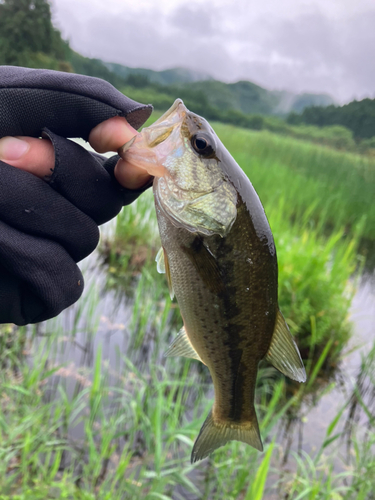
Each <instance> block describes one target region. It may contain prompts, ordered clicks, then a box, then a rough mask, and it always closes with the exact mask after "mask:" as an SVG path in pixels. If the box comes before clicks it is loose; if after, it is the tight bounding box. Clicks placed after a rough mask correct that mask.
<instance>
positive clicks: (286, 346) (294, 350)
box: [265, 311, 306, 382]
mask: <svg viewBox="0 0 375 500" xmlns="http://www.w3.org/2000/svg"><path fill="white" fill-rule="evenodd" d="M265 359H266V360H267V361H269V362H270V363H271V364H272V365H273V366H274V367H275V368H277V369H278V370H279V371H281V373H283V374H284V375H286V376H287V377H289V378H291V379H292V380H297V382H306V372H305V367H304V366H303V361H302V359H301V355H300V353H299V350H298V347H297V345H296V343H295V342H294V340H293V338H292V335H291V333H290V331H289V328H288V325H287V324H286V322H285V319H284V317H283V315H282V314H281V312H280V311H278V312H277V316H276V325H275V330H274V332H273V336H272V340H271V345H270V348H269V351H268V353H267V354H266V357H265Z"/></svg>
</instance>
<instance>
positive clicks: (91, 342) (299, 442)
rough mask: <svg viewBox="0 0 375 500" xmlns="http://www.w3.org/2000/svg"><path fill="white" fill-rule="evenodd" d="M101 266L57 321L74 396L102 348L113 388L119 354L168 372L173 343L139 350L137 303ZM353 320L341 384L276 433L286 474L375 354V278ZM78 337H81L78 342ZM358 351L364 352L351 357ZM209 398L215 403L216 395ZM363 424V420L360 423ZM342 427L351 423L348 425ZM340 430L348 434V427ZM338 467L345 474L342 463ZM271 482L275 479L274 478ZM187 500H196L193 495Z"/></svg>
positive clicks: (89, 264) (92, 262)
mask: <svg viewBox="0 0 375 500" xmlns="http://www.w3.org/2000/svg"><path fill="white" fill-rule="evenodd" d="M112 228H113V226H112V225H108V226H107V227H106V229H105V232H106V233H107V234H108V233H109V232H111V230H112ZM101 262H102V258H101V256H100V254H99V252H98V251H96V252H94V253H93V254H92V255H91V256H90V257H88V258H87V259H85V261H83V262H82V263H81V264H80V267H81V269H82V271H83V275H84V277H85V291H84V294H83V297H82V298H81V300H80V301H79V302H78V303H77V304H75V305H73V306H72V307H71V308H69V309H68V310H66V311H64V312H63V313H62V314H61V315H60V317H59V318H58V319H57V322H58V324H59V328H60V330H61V334H60V335H59V341H58V345H57V346H56V349H55V350H54V356H53V359H51V360H50V362H51V363H52V364H59V365H61V364H63V365H64V368H62V369H60V370H59V371H58V376H57V377H55V379H56V382H57V381H58V379H60V380H61V379H62V378H63V379H65V382H66V386H67V391H68V394H69V393H70V394H72V393H73V392H74V391H75V390H76V388H77V383H78V384H80V386H81V387H85V386H89V385H90V384H91V372H92V367H93V364H94V362H95V359H96V355H97V351H98V347H99V346H101V349H102V363H103V365H104V366H105V367H106V368H107V369H108V373H109V376H110V378H111V381H112V382H113V384H116V383H118V382H119V380H118V376H117V373H118V371H119V369H120V366H121V360H120V358H119V355H118V352H120V353H127V355H128V357H129V358H130V359H131V360H132V362H133V363H134V365H135V366H136V367H137V368H138V369H139V370H140V371H141V372H143V371H147V370H148V365H149V364H150V362H151V361H152V362H153V363H155V362H156V363H160V364H162V365H163V366H164V365H165V366H166V369H167V371H168V364H166V360H165V358H163V352H164V351H165V349H166V347H167V345H168V342H169V341H170V339H157V338H155V332H153V331H152V329H150V331H148V330H147V329H146V333H145V337H144V339H143V342H142V343H141V344H140V345H136V344H134V341H133V340H132V334H131V330H132V325H131V324H132V316H133V309H134V298H132V297H128V296H126V295H125V294H124V293H119V292H118V291H116V290H109V289H107V288H106V283H107V271H106V269H107V268H106V267H105V266H103V265H101ZM163 278H164V277H163ZM81 309H82V310H81ZM350 319H351V321H352V322H353V326H354V328H353V336H352V338H351V340H350V344H349V346H348V348H347V352H348V354H347V355H345V357H344V360H343V362H342V365H341V369H340V371H339V372H338V373H337V375H336V377H335V381H333V382H332V383H330V385H329V387H328V389H329V390H328V392H325V391H326V390H327V387H325V388H324V392H325V393H324V394H323V396H322V397H320V394H319V391H318V394H317V395H316V396H317V397H316V404H315V405H313V406H311V404H307V403H306V404H304V405H302V408H301V415H300V418H299V419H298V420H297V423H296V425H291V426H290V428H289V429H288V432H285V426H281V425H280V427H279V428H278V430H277V431H276V432H277V441H278V443H279V444H280V445H281V449H282V450H283V453H282V455H281V456H279V457H278V458H277V460H278V461H279V464H276V463H274V464H273V465H275V466H277V465H278V467H280V465H281V464H282V466H283V467H284V468H285V469H286V470H288V469H290V467H292V465H291V463H290V460H289V457H290V452H293V451H299V452H300V451H301V450H304V451H305V452H306V453H308V454H311V455H313V454H314V452H315V451H316V450H317V449H318V448H319V447H320V446H321V444H322V442H323V441H324V438H325V435H326V429H327V426H328V424H329V423H330V422H331V421H332V420H333V418H334V417H335V416H336V415H337V413H338V412H339V410H340V409H341V408H342V406H343V405H344V403H345V402H346V401H348V399H349V397H350V395H351V394H352V392H353V387H354V384H355V381H356V378H357V376H358V373H359V369H360V366H361V355H362V353H365V352H368V351H369V349H370V348H371V347H372V345H373V343H374V340H375V273H373V274H368V275H366V276H365V277H363V278H362V279H361V281H360V283H359V286H358V290H357V292H356V294H355V296H354V299H353V301H352V305H351V309H350ZM151 320H152V318H151V316H150V321H151ZM56 324H57V323H56ZM46 325H49V326H48V328H50V325H51V322H47V323H45V324H42V325H40V327H39V330H40V333H41V337H40V338H41V339H42V338H43V336H44V335H45V333H47V332H46ZM73 331H74V332H75V333H74V335H73V336H72V332H73ZM36 342H39V340H36ZM357 346H358V348H357V349H355V350H353V351H352V352H351V350H352V349H353V348H354V347H357ZM205 382H207V380H205ZM322 390H323V389H322ZM206 396H207V397H211V396H212V391H211V393H208V394H206ZM52 397H54V396H52ZM192 405H194V398H193V399H192ZM347 412H348V410H346V413H347ZM83 414H85V412H84V410H83ZM361 418H362V417H361V415H359V419H361ZM342 421H343V422H345V419H343V420H342ZM342 426H343V424H342ZM338 430H342V427H341V429H338ZM83 433H84V424H83V423H82V422H81V423H79V424H78V425H76V426H75V427H74V428H72V429H69V437H70V438H71V439H72V440H74V441H75V442H77V443H79V442H80V441H81V439H82V437H83ZM337 450H338V458H339V456H340V455H344V454H345V443H344V442H343V441H341V442H339V443H338V448H337ZM280 462H281V464H280ZM336 465H337V467H338V470H340V468H341V461H340V460H339V459H338V461H337V464H336ZM197 474H199V473H195V478H194V479H196V480H197V481H199V477H198V476H197ZM269 479H272V476H270V477H269ZM185 498H189V499H195V498H196V497H195V496H194V495H192V496H190V495H188V496H185ZM269 498H273V497H269Z"/></svg>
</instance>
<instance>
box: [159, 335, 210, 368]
mask: <svg viewBox="0 0 375 500" xmlns="http://www.w3.org/2000/svg"><path fill="white" fill-rule="evenodd" d="M164 356H165V357H174V356H183V357H185V358H193V359H198V360H199V361H201V362H202V363H203V361H202V360H201V358H200V356H199V354H198V353H197V351H196V350H195V349H194V347H193V346H192V344H191V342H190V340H189V337H188V336H187V335H186V330H185V327H184V326H183V327H182V328H181V330H180V331H179V332H178V335H177V337H176V338H175V339H174V341H173V342H172V344H171V345H170V346H169V347H168V349H167V351H166V352H165V354H164Z"/></svg>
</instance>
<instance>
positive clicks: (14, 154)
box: [0, 137, 30, 161]
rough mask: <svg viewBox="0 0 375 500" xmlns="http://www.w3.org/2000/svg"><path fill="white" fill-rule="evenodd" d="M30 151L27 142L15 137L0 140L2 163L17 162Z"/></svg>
mask: <svg viewBox="0 0 375 500" xmlns="http://www.w3.org/2000/svg"><path fill="white" fill-rule="evenodd" d="M29 149H30V144H29V143H28V142H25V141H22V140H21V139H16V138H15V137H3V138H2V139H0V158H1V159H2V160H4V161H7V160H19V159H20V158H21V157H22V156H23V155H24V154H26V153H27V152H28V150H29Z"/></svg>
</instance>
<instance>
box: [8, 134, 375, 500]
mask: <svg viewBox="0 0 375 500" xmlns="http://www.w3.org/2000/svg"><path fill="white" fill-rule="evenodd" d="M215 128H216V130H217V131H218V133H219V135H220V136H221V138H222V140H223V141H224V143H225V144H226V146H227V147H228V149H229V150H230V151H231V153H232V154H233V155H234V157H235V158H236V159H237V161H238V162H239V163H240V165H241V166H242V167H243V168H244V169H245V171H246V172H247V173H248V175H249V177H250V179H251V180H252V181H253V184H254V186H255V187H256V189H257V191H258V192H259V194H260V197H261V199H262V201H263V203H264V205H265V208H266V213H267V215H268V217H269V220H270V223H271V227H272V230H273V233H274V237H275V241H276V246H277V251H278V259H279V270H280V290H279V292H280V305H281V309H282V311H283V313H284V315H285V316H286V317H287V319H288V322H289V324H290V326H291V329H292V331H293V333H294V335H295V336H296V338H297V340H298V342H299V344H300V347H301V349H302V352H303V353H304V354H305V358H306V360H307V371H308V373H309V379H308V382H307V383H306V384H302V385H299V386H298V387H294V389H293V390H292V391H290V386H289V384H287V383H286V381H285V379H284V377H281V378H276V379H275V372H274V371H273V369H271V368H270V367H262V368H261V370H260V375H259V379H258V381H259V384H258V386H257V392H256V403H257V412H258V415H259V421H260V425H261V434H262V438H263V441H264V443H265V453H263V454H260V453H258V452H257V451H256V450H254V449H252V448H250V447H249V446H246V445H244V444H242V443H238V442H233V443H231V444H229V445H228V446H225V447H223V448H221V449H219V450H218V451H217V452H215V453H214V454H213V455H212V456H211V457H210V458H209V459H208V460H205V461H203V462H201V463H197V464H194V465H191V464H190V461H189V457H190V453H191V448H192V444H193V441H194V439H195V438H196V436H197V434H198V432H199V429H200V426H201V425H202V422H203V421H204V419H205V418H206V415H207V413H208V411H209V410H210V408H211V406H212V385H211V381H210V378H209V376H208V373H207V369H206V368H205V367H203V366H202V365H201V364H200V363H198V362H196V361H192V360H184V359H179V358H168V359H166V358H163V356H162V354H163V352H164V351H165V349H166V347H167V346H168V344H169V342H170V341H171V339H172V338H173V337H174V336H175V335H176V334H177V331H178V330H179V328H180V326H181V318H180V315H179V313H178V309H177V308H176V306H175V303H173V302H172V301H171V300H170V298H169V295H168V291H167V286H166V283H165V277H164V276H162V275H159V274H158V273H157V272H156V266H155V262H154V256H155V254H156V252H157V250H158V246H159V239H158V234H157V226H156V219H155V214H154V209H153V201H152V193H151V191H150V190H149V191H148V192H147V193H145V194H143V195H142V196H141V197H140V198H139V199H138V200H137V201H136V202H135V203H134V204H132V205H131V206H129V207H126V208H125V209H124V210H123V211H122V213H121V214H120V215H119V216H118V218H117V220H116V228H115V235H114V236H113V237H111V238H110V239H107V240H105V241H104V242H103V255H105V258H106V262H107V266H106V268H105V269H107V270H108V278H107V284H108V286H109V287H110V288H115V290H116V291H117V294H118V296H119V297H118V300H121V301H122V302H120V304H121V306H120V307H130V308H131V315H130V316H129V317H128V319H127V320H126V321H125V323H124V325H117V326H116V325H113V324H112V321H111V315H110V313H109V312H108V313H106V314H108V315H109V316H107V317H106V318H104V319H105V321H104V320H103V319H102V320H101V318H100V317H101V316H102V315H103V314H104V312H103V310H102V302H101V298H100V294H99V290H98V289H97V287H96V286H95V285H91V288H90V285H89V287H88V290H86V292H85V296H84V297H83V298H82V299H81V300H80V301H79V302H78V304H77V305H76V306H74V307H73V308H71V309H70V310H69V311H67V312H66V313H65V314H62V315H60V316H59V317H58V318H56V319H54V320H50V321H48V322H46V323H45V324H43V325H37V326H34V327H29V328H14V327H12V326H10V325H2V326H0V362H1V364H2V370H1V372H0V500H10V499H19V500H26V499H31V500H39V499H45V498H48V499H54V498H66V499H74V500H75V499H77V500H81V499H82V500H91V499H95V500H96V499H99V500H107V499H108V500H109V499H111V500H112V499H114V500H124V499H138V498H139V499H146V500H151V499H162V500H169V499H172V498H173V500H175V499H182V498H186V497H187V495H188V494H190V495H192V498H195V499H199V500H216V499H217V500H219V499H222V498H226V499H233V500H237V499H252V500H253V499H259V500H260V499H262V498H264V499H265V500H266V499H268V498H272V499H275V498H277V499H280V500H281V499H284V500H285V499H288V500H298V499H309V500H323V499H334V500H335V499H336V500H354V499H357V498H359V499H363V500H365V499H366V500H369V499H371V498H374V495H373V491H374V480H373V478H374V477H375V458H374V453H373V450H374V445H375V422H374V418H373V414H374V408H373V404H371V398H370V399H369V397H368V394H372V393H375V380H374V377H373V366H374V360H375V347H374V349H373V350H372V351H371V352H370V353H369V354H368V355H367V356H366V357H365V358H364V360H363V364H362V368H361V374H360V375H359V376H358V379H357V380H356V381H355V383H354V389H353V394H352V395H349V396H348V399H347V400H346V401H343V410H342V411H340V412H338V413H337V415H336V416H335V417H334V418H333V419H332V421H331V422H327V423H326V436H325V438H324V439H323V441H322V442H321V443H316V452H315V453H313V454H311V455H306V454H304V453H302V454H292V455H291V459H290V461H289V464H288V466H287V468H284V467H282V457H283V456H284V453H285V450H284V449H283V447H282V445H281V444H280V441H279V439H276V440H275V437H276V436H279V429H280V426H281V422H282V419H283V418H286V417H287V416H289V417H290V416H292V418H294V419H297V420H298V419H300V418H301V415H300V413H299V411H300V408H301V403H302V402H303V401H305V400H306V399H305V398H306V395H309V394H311V392H312V391H313V392H315V397H316V398H318V397H319V395H321V394H323V393H324V392H325V390H328V389H327V388H326V389H323V388H322V385H321V379H322V368H325V369H327V367H328V368H329V367H330V366H331V365H332V364H333V365H335V364H336V363H337V362H338V360H339V359H340V356H341V352H342V349H343V348H344V346H345V344H346V341H347V339H348V338H349V335H350V325H349V323H348V321H347V312H348V307H349V304H350V300H351V297H352V294H353V290H354V288H353V287H354V284H353V282H352V281H349V278H350V277H351V276H352V274H353V272H354V271H355V269H356V268H357V267H358V266H360V265H361V260H360V259H358V257H357V246H358V240H359V238H360V236H361V234H362V233H364V234H366V236H367V237H368V238H374V234H373V227H374V224H373V217H374V212H373V206H372V203H371V202H370V201H369V200H370V191H371V183H373V177H372V176H373V164H372V163H371V162H367V160H366V161H365V160H364V159H363V158H359V157H357V156H354V155H347V154H346V155H345V154H340V153H337V152H334V151H331V150H329V149H326V148H322V147H319V146H312V145H311V144H308V143H304V142H301V141H297V140H291V139H288V138H284V139H282V138H280V137H278V136H276V135H272V134H269V133H264V132H251V131H248V130H241V129H234V128H233V127H230V126H225V125H222V124H215ZM366 162H367V163H366ZM331 183H334V187H332V186H331ZM358 193H361V197H360V199H359V200H357V201H356V197H357V196H358ZM86 281H87V282H89V283H90V279H88V280H87V276H86ZM124 287H126V288H124ZM124 296H125V298H124ZM114 331H115V332H117V334H118V335H120V336H121V339H120V340H117V341H116V345H113V344H111V343H110V340H109V339H111V335H112V334H113V332H114ZM121 332H122V333H121ZM74 349H76V351H74ZM72 350H73V351H74V352H75V353H76V354H75V356H74V357H72V352H73V351H72ZM77 352H79V353H80V355H79V356H78V355H77ZM90 359H91V360H92V361H91V362H89V361H87V360H90ZM74 360H75V363H76V364H74ZM332 385H334V382H331V384H330V386H328V387H332ZM317 389H318V392H317ZM358 409H361V412H362V414H361V415H362V417H361V418H362V420H361V425H356V424H355V421H354V423H352V425H351V426H349V428H350V431H347V430H346V428H347V427H345V425H344V424H345V419H346V418H348V414H349V415H352V416H354V415H355V414H356V412H358V411H359V410H358ZM344 431H345V432H346V433H347V434H344ZM348 432H350V439H349V441H348V443H349V445H348V449H349V454H348V456H344V455H342V448H338V445H339V444H340V443H341V438H342V437H344V436H345V435H346V436H347V435H348ZM77 433H78V434H79V437H77ZM338 450H340V452H338ZM341 455H342V456H341Z"/></svg>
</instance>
